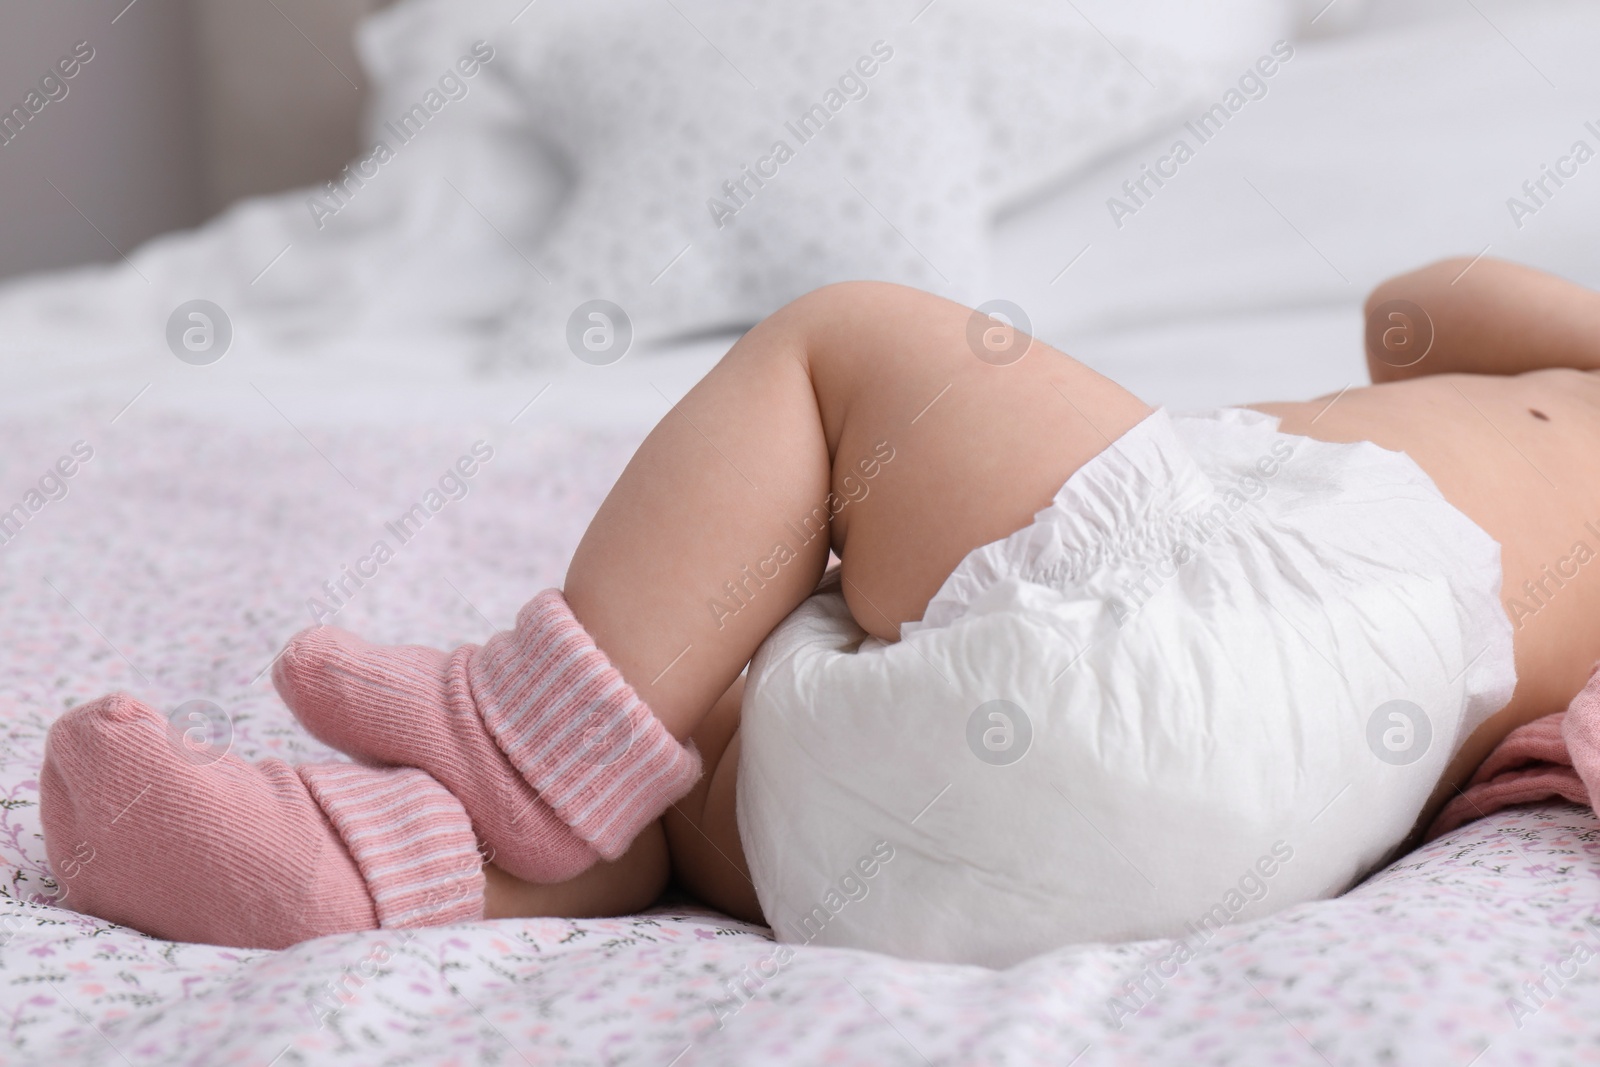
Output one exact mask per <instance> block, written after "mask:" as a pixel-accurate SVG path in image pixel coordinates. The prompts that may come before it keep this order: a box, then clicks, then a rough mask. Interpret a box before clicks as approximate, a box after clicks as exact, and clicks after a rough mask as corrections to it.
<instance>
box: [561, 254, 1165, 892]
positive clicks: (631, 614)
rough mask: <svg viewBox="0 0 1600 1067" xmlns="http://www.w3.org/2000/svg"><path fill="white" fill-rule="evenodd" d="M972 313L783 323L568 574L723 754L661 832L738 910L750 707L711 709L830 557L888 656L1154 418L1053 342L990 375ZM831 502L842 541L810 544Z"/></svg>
mask: <svg viewBox="0 0 1600 1067" xmlns="http://www.w3.org/2000/svg"><path fill="white" fill-rule="evenodd" d="M972 318H973V313H972V312H971V311H970V310H969V309H967V308H964V307H960V306H959V305H956V304H952V303H949V302H948V301H944V300H941V299H938V298H936V297H932V296H929V295H927V294H925V293H919V292H916V291H914V290H910V289H903V288H899V287H896V286H890V285H880V284H866V283H857V284H849V285H840V286H833V287H830V288H828V289H824V290H820V291H818V292H816V293H813V294H811V295H810V296H807V297H805V298H803V299H801V300H799V301H797V302H795V303H794V304H791V305H789V306H788V307H786V308H784V309H783V310H782V311H780V312H779V313H777V314H776V315H774V316H772V317H771V318H769V319H767V320H766V321H765V322H763V323H762V324H761V325H760V326H758V327H756V328H755V329H754V330H752V331H751V332H750V333H749V334H747V335H746V336H745V337H744V338H743V339H742V340H741V341H740V342H739V343H738V344H737V345H736V346H735V347H734V348H733V350H732V351H731V352H730V353H729V354H728V356H727V357H726V358H725V359H724V360H723V361H722V362H721V363H720V364H719V365H718V366H717V367H716V368H715V369H714V370H713V371H712V372H711V373H710V374H709V375H708V376H707V377H706V378H705V379H704V380H703V381H702V382H701V383H700V384H699V385H697V386H696V387H695V388H694V389H693V390H691V391H690V393H689V394H688V395H687V396H686V397H685V398H684V399H683V401H682V402H681V403H680V404H678V406H677V407H676V408H675V409H674V410H673V411H672V412H671V413H670V414H669V415H668V416H667V417H666V418H665V419H663V420H662V422H661V424H660V425H658V426H657V427H656V429H655V431H654V432H653V433H652V434H651V435H650V437H649V438H648V439H647V440H646V441H645V443H644V445H643V446H642V447H641V448H640V449H639V452H638V453H637V455H635V457H634V459H633V461H632V462H631V463H630V464H629V465H628V468H627V470H626V471H624V473H623V475H622V477H621V479H620V480H619V481H618V483H617V485H616V487H615V488H614V489H613V490H612V492H611V494H610V496H608V497H607V499H606V501H605V503H604V505H603V506H602V507H601V509H600V512H599V514H598V515H597V516H596V518H595V520H594V522H593V524H592V525H591V526H590V527H589V530H588V532H587V533H586V535H585V536H584V539H583V542H582V543H581V545H580V546H579V548H578V551H577V553H576V555H575V557H574V559H573V562H572V566H571V568H570V570H569V571H568V575H567V581H566V586H565V594H566V597H567V599H568V601H569V602H570V604H571V605H572V608H573V611H574V613H575V614H576V615H577V617H578V619H579V620H581V621H582V623H583V625H584V627H585V628H586V629H587V630H588V631H589V633H590V634H591V635H593V637H594V639H595V641H596V643H597V644H598V645H599V646H600V647H601V648H602V649H604V651H605V652H606V654H607V656H609V657H610V659H611V661H612V662H613V663H614V664H615V665H616V666H617V668H618V669H619V670H620V671H621V673H622V675H623V676H624V677H625V678H626V679H627V680H628V681H629V682H630V683H632V685H633V686H634V688H635V689H637V690H638V692H639V693H640V694H641V696H642V697H643V698H644V699H645V700H646V701H647V702H648V703H649V705H650V707H651V709H652V710H653V711H654V712H655V714H656V715H657V716H658V717H659V718H660V720H661V721H662V722H663V723H665V724H666V726H667V728H668V729H669V730H670V731H671V732H672V733H673V735H674V736H676V737H679V738H684V737H688V736H691V735H693V736H694V737H695V739H696V741H697V744H699V746H700V748H701V750H702V752H704V753H705V754H706V756H707V759H706V767H707V774H706V776H705V778H703V779H702V781H701V783H700V785H699V786H698V787H697V789H696V791H695V792H694V793H692V794H690V796H688V797H685V798H684V799H683V800H681V801H679V802H678V803H677V804H675V805H674V806H673V807H672V808H670V809H669V810H668V812H667V814H666V818H665V820H664V821H665V825H666V828H667V836H668V842H669V845H670V848H671V852H672V860H673V864H674V867H675V870H676V873H677V875H678V878H679V880H680V882H682V883H683V884H684V885H685V886H686V887H687V888H689V889H690V890H691V891H693V892H695V893H696V894H697V895H699V896H701V897H702V899H705V900H706V901H707V902H708V903H712V904H715V905H716V906H718V907H721V908H723V909H724V910H727V911H729V912H731V913H733V914H737V915H740V916H742V917H748V918H754V917H756V916H757V915H759V910H758V908H757V906H756V904H755V898H754V892H753V890H752V889H751V887H750V885H749V880H748V877H747V874H746V871H745V867H744V858H743V855H742V853H741V852H740V850H739V847H738V846H739V841H738V833H737V826H736V824H735V821H734V810H733V809H734V805H733V787H734V778H735V771H736V768H737V754H738V739H737V734H736V732H735V731H736V718H735V716H736V713H737V706H736V697H732V696H730V697H728V698H725V699H724V700H723V701H722V702H721V703H720V705H719V713H718V714H713V715H711V716H710V717H707V710H708V709H710V708H712V706H713V703H714V702H716V701H717V698H718V696H719V695H720V694H724V693H726V692H727V691H728V688H729V684H730V683H731V682H733V681H734V679H735V678H736V677H737V676H738V675H739V673H740V672H741V671H742V670H743V668H744V666H745V665H746V663H747V662H748V661H749V659H750V657H751V655H752V654H753V653H754V651H755V649H756V647H757V645H759V643H760V642H761V641H762V639H764V638H765V637H766V636H767V634H768V633H769V632H771V630H772V629H773V627H775V626H776V625H777V624H778V622H779V621H781V620H782V619H783V618H784V616H786V615H787V614H788V613H789V612H790V611H792V610H793V609H794V607H795V606H796V605H797V604H799V602H800V601H801V600H802V599H804V598H805V597H806V596H807V595H808V594H810V592H811V591H812V589H813V588H814V587H815V585H816V583H817V579H818V577H819V575H820V574H821V572H822V569H823V566H824V564H825V562H826V559H827V550H828V547H829V544H830V543H831V545H832V547H833V548H834V550H835V551H837V552H838V554H839V556H840V557H841V559H842V560H843V566H842V578H843V588H844V594H845V599H846V601H847V602H848V604H849V606H850V609H851V611H852V612H853V613H854V615H855V617H856V619H857V620H858V621H859V622H860V623H861V625H862V627H863V628H864V629H866V630H868V631H869V632H871V633H874V634H877V635H879V636H881V637H884V638H886V639H889V640H893V639H895V638H896V637H897V636H898V631H899V626H900V624H901V623H903V622H906V621H908V620H914V619H917V618H920V617H921V615H922V612H923V609H924V608H925V607H926V606H927V602H928V600H929V599H930V598H931V597H932V596H933V594H934V593H935V592H937V590H938V588H939V586H940V585H941V584H942V583H943V582H944V580H945V578H946V577H948V575H949V573H950V572H951V571H952V570H953V569H954V568H955V566H956V564H957V563H959V562H960V560H961V559H962V558H963V557H964V556H965V555H966V554H967V553H968V552H970V551H971V550H972V549H974V548H976V547H978V546H979V545H983V544H986V543H988V542H990V541H994V540H997V539H999V538H1002V537H1005V536H1006V535H1008V534H1010V533H1012V532H1013V531H1015V530H1017V529H1020V528H1021V527H1023V526H1025V525H1027V524H1028V522H1029V521H1031V519H1032V516H1033V515H1034V513H1035V512H1037V511H1038V510H1039V509H1041V508H1043V507H1044V506H1045V505H1046V504H1047V503H1048V502H1049V500H1050V499H1051V497H1052V496H1053V495H1054V493H1055V492H1056V490H1057V489H1059V488H1060V486H1061V484H1062V483H1063V482H1064V481H1065V480H1066V479H1067V477H1068V476H1069V475H1070V474H1071V473H1072V472H1073V471H1074V470H1076V469H1077V468H1078V467H1079V466H1081V465H1082V464H1083V463H1084V462H1085V461H1087V460H1088V459H1090V458H1091V457H1093V456H1094V455H1096V454H1097V453H1099V452H1100V451H1101V450H1102V449H1104V448H1105V447H1107V445H1108V444H1109V443H1110V442H1111V441H1112V440H1114V439H1115V438H1116V437H1118V436H1120V435H1121V434H1122V433H1123V432H1124V431H1126V430H1127V429H1128V428H1130V427H1131V426H1132V425H1133V424H1134V423H1136V422H1138V421H1139V420H1140V419H1141V418H1143V417H1144V416H1145V415H1146V414H1147V413H1148V412H1149V408H1148V407H1146V406H1145V405H1144V404H1143V403H1141V402H1140V401H1139V400H1138V399H1137V398H1135V397H1134V396H1132V395H1131V394H1129V393H1128V392H1126V391H1125V390H1123V389H1121V388H1120V387H1118V386H1117V385H1116V384H1114V383H1113V382H1110V381H1108V380H1107V379H1105V378H1103V377H1101V376H1100V375H1098V374H1096V373H1094V372H1093V371H1091V370H1089V369H1088V368H1087V367H1084V366H1083V365H1082V364H1080V363H1077V362H1075V361H1074V360H1071V359H1069V358H1067V357H1066V356H1064V355H1062V354H1061V353H1059V352H1056V351H1055V350H1053V349H1050V348H1049V347H1047V346H1045V345H1043V344H1040V343H1038V342H1036V341H1035V342H1032V343H1031V347H1029V348H1028V349H1027V351H1026V355H1025V357H1024V358H1022V359H1020V360H1018V361H1016V362H1012V363H1009V364H1004V365H1001V361H999V360H994V358H993V356H992V355H991V359H990V360H989V361H986V360H985V359H980V358H979V356H978V355H977V354H976V352H975V351H974V348H973V346H972V344H971V343H970V342H969V340H968V339H969V337H970V336H972V335H973V333H974V331H973V329H972ZM980 325H987V326H988V327H989V328H993V327H994V326H995V325H996V324H993V323H988V324H983V323H980ZM977 332H978V334H979V336H980V337H981V336H982V331H981V330H980V331H977ZM1005 332H1009V331H1005ZM1000 340H1002V341H1003V340H1005V338H1004V337H1003V336H1002V337H1001V338H1000ZM1013 340H1016V339H1015V338H1013ZM1017 343H1020V344H1026V343H1027V340H1026V339H1022V340H1021V341H1020V342H1017ZM978 351H984V352H985V354H986V355H988V354H989V353H988V351H987V350H985V349H983V348H981V347H980V348H979V349H978ZM830 492H831V493H832V494H833V501H834V503H833V507H832V509H831V510H834V511H835V512H836V514H835V516H834V518H833V520H832V523H831V528H830V529H829V531H828V536H827V537H823V536H815V537H812V538H810V539H809V540H808V539H807V534H808V532H809V530H808V527H807V522H808V520H811V519H812V517H813V516H815V515H819V514H821V515H826V514H827V512H828V511H829V510H830V508H829V494H830ZM818 525H819V524H818V523H817V522H815V521H814V520H812V526H811V529H815V528H817V527H818ZM780 549H786V550H787V551H780ZM840 718H841V728H844V726H843V723H844V721H845V718H846V717H845V716H844V715H842V714H841V717H840ZM724 738H726V739H727V740H726V741H724ZM724 744H726V749H727V750H726V753H725V754H723V753H719V751H718V750H720V749H721V748H722V747H723V745H724ZM719 754H720V759H718V758H717V757H718V755H719ZM656 876H658V875H656Z"/></svg>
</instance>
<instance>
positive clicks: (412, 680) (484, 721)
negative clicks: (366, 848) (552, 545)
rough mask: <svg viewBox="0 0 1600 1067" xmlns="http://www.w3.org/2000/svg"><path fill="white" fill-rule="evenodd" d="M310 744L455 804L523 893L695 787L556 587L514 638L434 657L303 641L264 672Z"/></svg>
mask: <svg viewBox="0 0 1600 1067" xmlns="http://www.w3.org/2000/svg"><path fill="white" fill-rule="evenodd" d="M273 682H274V684H276V685H277V687H278V692H279V693H280V694H281V695H282V697H283V699H284V701H285V703H287V704H288V705H289V707H290V708H291V709H293V711H294V713H295V714H296V715H297V716H298V717H299V718H300V721H301V722H302V723H304V724H305V726H306V728H307V729H309V730H310V731H311V732H312V733H313V734H315V735H316V736H317V737H319V738H321V739H322V740H323V741H324V742H326V743H327V744H329V745H332V746H333V747H335V748H338V749H340V750H341V751H343V752H346V753H349V754H350V755H352V756H354V757H356V758H357V759H361V760H367V761H370V762H374V763H380V764H390V765H401V766H412V767H420V768H422V769H423V770H425V771H427V772H428V773H429V774H431V775H433V776H434V777H435V778H437V779H439V781H441V782H443V783H444V784H445V785H446V786H447V787H448V788H449V789H450V791H451V792H452V793H454V794H455V795H456V796H457V797H460V798H461V801H462V803H463V804H464V805H465V806H466V809H467V812H468V813H469V814H470V815H471V816H472V822H473V826H474V827H475V828H476V829H477V831H478V834H479V835H480V836H481V837H482V838H483V839H484V840H485V841H486V842H487V843H488V844H489V845H490V847H491V848H492V849H493V850H494V854H493V858H494V862H495V863H496V864H498V865H499V866H501V867H504V868H505V869H506V870H507V871H509V872H511V873H512V874H514V875H517V876H518V877H520V878H524V879H526V880H528V881H534V882H556V881H564V880H566V879H567V878H571V877H572V876H573V875H575V874H577V873H578V872H579V871H581V870H582V869H583V868H584V867H587V866H588V865H589V864H590V863H592V862H593V861H594V859H595V857H596V856H597V855H598V856H599V857H602V858H604V859H608V860H611V859H616V858H617V857H618V856H620V855H622V853H624V852H626V851H627V849H628V846H629V844H631V843H632V841H633V839H634V837H635V836H637V835H638V833H639V831H640V830H642V829H643V828H644V827H645V826H647V825H648V824H649V823H650V822H652V821H653V820H654V819H656V818H657V817H658V816H659V815H660V814H661V812H662V811H663V810H665V808H666V807H667V805H668V804H670V803H671V802H672V801H674V800H676V799H678V798H679V797H681V796H682V795H683V794H684V793H686V792H688V791H689V789H690V788H691V787H692V786H693V785H694V783H695V781H696V780H697V779H698V778H699V777H700V758H699V755H698V754H697V753H696V752H695V751H694V749H692V748H688V747H685V746H684V745H682V744H680V743H679V742H678V741H677V740H675V739H674V738H673V737H672V735H671V734H669V733H668V732H667V730H666V728H665V727H664V726H662V725H661V722H660V720H658V719H657V718H656V717H655V716H654V715H653V714H651V712H650V709H649V707H647V706H646V705H645V703H644V702H643V701H642V700H640V699H639V697H638V695H637V694H636V693H635V692H634V691H633V689H632V687H630V686H629V685H628V684H627V682H625V681H623V679H622V676H621V675H620V674H619V673H618V672H617V669H616V668H615V667H613V666H612V665H611V662H610V660H608V659H607V658H606V656H605V654H604V653H603V652H601V651H600V650H599V649H598V648H596V647H595V644H594V642H593V641H592V640H590V638H589V635H588V633H587V632H586V631H585V630H584V629H583V627H582V625H580V624H579V622H578V620H577V619H576V618H574V617H573V615H572V610H571V609H570V608H569V607H567V602H566V598H565V597H563V596H562V595H561V593H560V592H559V591H557V590H553V589H552V590H547V591H545V592H543V593H540V594H539V595H538V596H537V597H535V598H534V599H533V600H531V601H529V602H528V604H527V605H525V606H524V607H523V609H522V611H521V612H520V613H519V614H518V616H517V625H516V628H515V629H513V630H509V631H506V632H504V633H499V634H496V635H494V636H493V637H491V638H490V639H489V640H488V642H487V643H485V644H484V645H483V646H482V647H481V648H479V647H477V646H475V645H466V646H463V647H461V648H458V649H456V650H455V651H454V652H452V653H449V654H448V655H446V654H445V653H441V652H437V651H435V650H433V649H428V648H421V647H418V646H414V645H405V646H393V647H385V646H378V645H370V644H368V643H366V642H365V641H362V640H361V639H360V638H358V637H356V636H354V635H353V634H348V633H345V632H344V631H342V630H337V629H334V628H333V627H318V628H314V629H310V630H304V631H302V632H300V633H299V634H297V635H295V636H294V637H293V638H292V639H291V640H290V642H289V647H288V649H287V650H286V651H285V652H284V654H283V656H282V657H280V658H279V660H278V665H277V667H276V668H275V669H274V671H273Z"/></svg>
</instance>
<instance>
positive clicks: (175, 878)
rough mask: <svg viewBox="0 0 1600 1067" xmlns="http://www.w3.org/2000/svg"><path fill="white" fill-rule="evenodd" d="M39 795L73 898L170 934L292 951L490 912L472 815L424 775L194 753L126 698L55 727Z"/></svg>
mask: <svg viewBox="0 0 1600 1067" xmlns="http://www.w3.org/2000/svg"><path fill="white" fill-rule="evenodd" d="M39 791H40V800H39V805H40V814H41V818H42V821H43V824H44V838H45V849H46V851H47V853H48V854H49V857H50V863H51V868H52V870H54V871H55V872H56V875H57V879H58V881H59V882H60V884H61V885H62V886H63V887H64V890H65V903H67V904H68V905H69V906H71V907H73V908H75V909H76V910H78V911H81V912H86V913H89V914H93V915H97V916H100V917H101V918H105V919H110V920H112V921H114V922H119V923H124V924H127V925H129V926H133V927H136V928H137V929H139V930H142V931H144V932H145V933H149V934H154V935H156V936H157V937H162V938H167V939H170V940H174V941H192V942H202V943H207V944H216V945H232V946H236V947H241V948H286V947H288V946H289V945H293V944H296V943H298V942H300V941H305V940H309V939H311V938H314V937H321V936H323V935H326V934H336V933H345V932H348V931H352V930H368V929H372V928H373V927H376V926H378V925H380V924H381V925H384V926H396V925H416V926H423V925H439V924H443V923H449V922H458V921H465V920H470V919H476V918H481V917H482V914H483V891H484V885H483V873H482V870H481V865H480V863H479V862H478V861H479V857H478V855H477V853H476V850H475V848H474V840H473V837H472V832H471V826H470V824H469V823H468V821H467V818H466V813H465V812H464V811H462V810H461V807H460V805H459V804H457V803H456V802H455V800H454V799H453V798H451V797H450V795H449V794H448V793H447V792H445V790H444V789H443V788H442V787H441V786H440V785H439V784H438V783H437V782H434V781H432V779H430V778H428V777H427V775H425V774H423V773H422V772H421V771H416V770H409V769H406V770H376V769H373V768H368V767H360V766H356V765H354V764H348V763H324V764H309V765H305V766H302V767H299V768H295V767H291V766H289V765H288V764H287V763H284V762H283V761H282V760H275V759H268V760H263V761H262V762H260V763H258V764H249V763H245V762H244V761H243V760H241V759H239V758H238V757H236V756H233V755H230V754H227V753H222V754H220V755H213V754H211V753H199V754H197V753H196V752H195V751H194V750H192V749H188V748H185V746H184V745H183V743H182V742H181V740H180V739H179V738H178V737H176V736H175V735H174V733H173V732H172V731H171V730H170V729H169V727H168V724H167V722H166V720H165V719H163V718H162V716H161V715H160V714H159V713H157V712H156V711H154V710H153V709H151V708H149V707H147V706H146V705H144V704H141V703H140V702H139V701H137V700H134V699H133V698H132V697H129V696H127V695H126V694H122V693H113V694H111V695H110V696H106V697H102V698H101V699H99V700H96V701H93V702H91V703H88V704H83V705H80V706H78V707H76V708H73V709H72V710H71V711H69V712H67V713H66V714H65V715H63V716H62V717H61V718H60V719H59V720H57V721H56V723H55V724H54V726H52V727H51V730H50V734H49V737H48V740H47V741H46V745H45V759H44V765H43V768H42V770H41V772H40V783H39Z"/></svg>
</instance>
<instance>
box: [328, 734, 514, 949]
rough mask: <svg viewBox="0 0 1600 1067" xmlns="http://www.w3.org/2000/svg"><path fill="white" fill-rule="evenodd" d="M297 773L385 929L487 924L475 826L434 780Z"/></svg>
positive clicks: (331, 770) (334, 767) (372, 770)
mask: <svg viewBox="0 0 1600 1067" xmlns="http://www.w3.org/2000/svg"><path fill="white" fill-rule="evenodd" d="M297 769H298V770H299V772H300V777H301V779H302V780H303V781H304V782H305V783H306V788H307V789H309V790H310V791H311V795H312V796H313V797H315V798H316V801H317V804H318V805H319V806H320V807H321V808H322V811H323V813H324V814H326V815H327V817H328V821H329V822H331V823H332V824H333V827H334V829H335V830H336V831H338V834H339V837H340V838H341V839H342V840H343V841H344V844H345V847H346V848H347V849H349V850H350V855H351V856H352V857H353V858H354V859H355V861H356V866H357V867H358V868H360V870H361V876H362V878H364V879H365V880H366V883H367V891H368V892H369V893H371V894H372V902H373V906H374V909H375V910H376V912H377V915H378V925H379V926H380V927H406V926H444V925H447V924H449V923H457V922H471V921H473V920H475V919H481V918H483V890H484V877H483V857H482V856H480V855H479V854H478V842H477V838H476V837H475V836H474V834H473V832H472V823H471V821H470V820H469V819H468V818H467V812H466V809H465V808H463V807H462V806H461V802H460V801H459V800H457V799H456V798H455V797H454V796H452V795H451V794H450V792H449V790H447V789H445V787H444V786H442V785H440V784H439V783H438V782H437V781H436V780H435V779H434V778H433V777H432V776H431V775H429V774H427V773H426V772H425V771H419V770H416V769H415V768H412V767H367V766H364V765H362V764H359V763H310V764H303V765H302V766H300V767H299V768H297Z"/></svg>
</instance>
